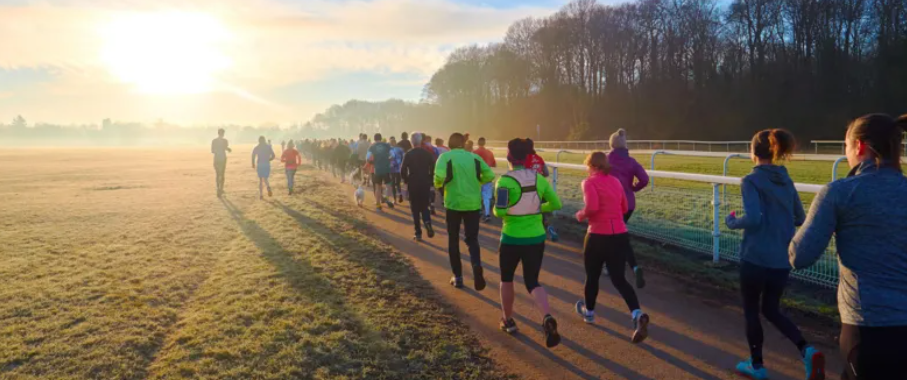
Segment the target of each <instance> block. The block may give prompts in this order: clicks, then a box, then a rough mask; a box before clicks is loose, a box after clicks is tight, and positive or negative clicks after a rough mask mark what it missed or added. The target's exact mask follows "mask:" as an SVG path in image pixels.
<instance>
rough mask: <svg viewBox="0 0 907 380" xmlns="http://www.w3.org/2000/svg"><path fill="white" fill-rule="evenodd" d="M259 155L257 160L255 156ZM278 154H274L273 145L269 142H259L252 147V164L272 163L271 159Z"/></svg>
mask: <svg viewBox="0 0 907 380" xmlns="http://www.w3.org/2000/svg"><path fill="white" fill-rule="evenodd" d="M256 157H258V160H257V161H256V160H255V158H256ZM276 157H277V155H275V154H274V148H271V145H268V144H258V145H257V146H255V148H254V149H252V166H255V164H256V163H257V164H258V165H270V164H271V161H272V160H273V159H275V158H276Z"/></svg>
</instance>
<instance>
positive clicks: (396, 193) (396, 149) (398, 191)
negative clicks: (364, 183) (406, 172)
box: [389, 136, 405, 204]
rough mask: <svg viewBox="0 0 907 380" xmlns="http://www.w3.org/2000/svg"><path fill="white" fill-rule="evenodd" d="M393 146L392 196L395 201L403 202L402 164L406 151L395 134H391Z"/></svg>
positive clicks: (391, 144) (390, 184)
mask: <svg viewBox="0 0 907 380" xmlns="http://www.w3.org/2000/svg"><path fill="white" fill-rule="evenodd" d="M390 146H391V173H390V183H389V186H390V188H391V196H393V200H394V202H397V203H398V204H399V203H403V189H402V187H401V186H400V166H401V165H403V155H404V153H405V152H404V151H403V148H401V147H400V146H399V145H398V144H397V140H396V139H395V138H394V136H391V141H390Z"/></svg>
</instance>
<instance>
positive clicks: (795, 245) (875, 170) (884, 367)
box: [789, 114, 907, 380]
mask: <svg viewBox="0 0 907 380" xmlns="http://www.w3.org/2000/svg"><path fill="white" fill-rule="evenodd" d="M905 130H907V115H903V116H901V117H900V118H899V119H897V120H895V119H893V118H891V117H890V116H888V115H883V114H871V115H866V116H863V117H860V118H858V119H856V120H854V121H853V122H852V123H851V124H850V126H849V127H848V128H847V134H846V135H845V151H846V155H847V162H848V164H850V167H851V171H850V174H849V175H848V176H847V178H844V179H840V180H837V181H835V182H832V183H830V184H828V185H826V186H825V187H824V188H823V189H822V191H820V192H819V194H818V195H816V198H815V199H814V200H813V202H812V206H811V207H810V209H809V214H808V215H807V217H806V223H805V224H804V225H803V227H802V228H800V230H799V231H797V234H796V236H794V239H793V241H792V242H791V244H790V248H789V258H790V262H791V264H792V265H793V267H794V269H803V268H807V267H809V266H811V265H813V264H815V263H816V262H817V261H819V260H820V259H821V258H822V257H823V256H826V255H825V251H826V248H828V243H829V241H830V240H831V238H832V236H834V237H835V242H836V243H837V250H838V255H837V261H838V273H839V274H838V276H839V281H838V310H839V312H840V315H841V336H840V340H839V342H840V345H841V354H842V355H843V357H844V359H845V360H846V362H847V365H845V366H844V367H845V368H846V369H845V371H844V372H845V373H844V374H843V376H842V378H843V379H848V380H854V379H859V380H864V379H873V380H874V379H907V365H905V364H904V358H905V352H907V233H905V231H907V206H905V205H907V178H905V177H904V175H903V173H902V169H901V153H902V152H903V149H904V147H903V144H902V143H901V139H902V138H903V132H904V131H905ZM826 257H827V256H826ZM823 261H825V260H823Z"/></svg>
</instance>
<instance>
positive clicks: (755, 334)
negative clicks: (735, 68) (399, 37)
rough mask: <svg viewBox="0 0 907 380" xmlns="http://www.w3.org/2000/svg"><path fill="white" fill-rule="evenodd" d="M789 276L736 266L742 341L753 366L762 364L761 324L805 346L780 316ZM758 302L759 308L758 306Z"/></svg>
mask: <svg viewBox="0 0 907 380" xmlns="http://www.w3.org/2000/svg"><path fill="white" fill-rule="evenodd" d="M788 276H790V270H788V269H774V268H765V267H761V266H758V265H755V264H750V263H747V262H745V261H744V262H743V264H741V265H740V292H741V293H742V295H743V315H744V316H745V317H746V340H747V342H748V343H749V345H750V356H752V358H753V362H754V363H762V342H763V340H764V337H763V333H762V321H761V320H760V319H759V313H760V311H761V313H762V315H764V316H765V319H766V320H768V321H769V322H770V323H771V324H773V325H775V327H776V328H778V331H780V332H781V333H782V334H784V336H786V337H787V339H790V341H791V342H793V343H794V344H796V345H797V348H802V347H803V346H805V345H806V341H805V340H804V339H803V334H801V333H800V329H798V328H797V326H796V325H794V323H793V322H791V320H790V319H788V318H787V317H786V316H784V314H781V296H782V295H784V288H785V287H786V286H787V278H788ZM760 301H761V304H762V306H761V307H760V305H759V304H760Z"/></svg>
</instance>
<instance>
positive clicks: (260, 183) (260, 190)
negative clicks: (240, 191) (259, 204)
mask: <svg viewBox="0 0 907 380" xmlns="http://www.w3.org/2000/svg"><path fill="white" fill-rule="evenodd" d="M264 186H265V178H264V177H258V198H264V197H265V190H264Z"/></svg>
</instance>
